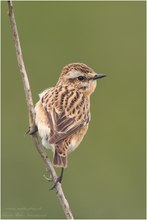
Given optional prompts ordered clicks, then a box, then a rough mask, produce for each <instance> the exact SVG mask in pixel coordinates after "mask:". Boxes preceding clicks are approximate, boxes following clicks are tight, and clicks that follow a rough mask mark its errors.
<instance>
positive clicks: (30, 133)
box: [25, 126, 38, 135]
mask: <svg viewBox="0 0 147 220" xmlns="http://www.w3.org/2000/svg"><path fill="white" fill-rule="evenodd" d="M37 131H38V128H37V126H35V127H34V128H33V130H31V129H30V127H29V129H28V130H27V131H26V133H25V135H27V134H29V135H33V134H35V133H36V132H37Z"/></svg>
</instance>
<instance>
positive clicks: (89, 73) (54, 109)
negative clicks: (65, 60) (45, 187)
mask: <svg viewBox="0 0 147 220" xmlns="http://www.w3.org/2000/svg"><path fill="white" fill-rule="evenodd" d="M105 76H106V75H105V74H103V73H96V72H95V71H94V70H93V69H92V68H90V67H88V66H87V65H86V64H84V63H71V64H68V65H66V66H65V67H64V68H63V69H62V71H61V74H60V76H59V80H58V81H57V84H56V85H55V86H54V87H50V88H48V89H45V90H44V91H43V92H41V93H40V94H39V101H38V102H37V103H36V105H35V124H36V127H37V129H38V132H39V135H40V137H41V138H42V145H43V146H44V147H45V148H47V149H51V150H52V152H53V162H52V163H53V165H54V166H55V167H61V168H62V171H61V175H60V176H59V178H58V179H57V182H60V183H61V180H62V177H63V170H64V168H66V167H67V165H68V155H69V153H71V152H73V151H74V150H75V149H76V148H77V147H78V146H79V145H80V143H81V141H82V140H83V138H84V136H85V134H86V133H87V130H88V126H89V122H90V119H91V114H90V96H91V94H92V93H93V92H94V90H95V88H96V85H97V82H96V81H97V79H100V78H103V77H105ZM57 182H56V183H55V185H54V186H53V187H52V188H55V186H56V184H57Z"/></svg>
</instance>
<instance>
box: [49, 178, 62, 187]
mask: <svg viewBox="0 0 147 220" xmlns="http://www.w3.org/2000/svg"><path fill="white" fill-rule="evenodd" d="M61 181H62V176H61V175H60V176H58V177H57V179H56V182H55V184H54V185H53V186H52V187H51V188H50V190H53V189H55V188H56V186H57V183H61Z"/></svg>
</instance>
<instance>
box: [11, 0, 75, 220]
mask: <svg viewBox="0 0 147 220" xmlns="http://www.w3.org/2000/svg"><path fill="white" fill-rule="evenodd" d="M8 14H9V19H10V25H11V30H12V34H13V39H14V44H15V50H16V56H17V62H18V66H19V70H20V74H21V78H22V81H23V87H24V91H25V96H26V102H27V106H28V113H29V126H30V132H33V131H34V130H35V120H34V119H35V114H34V105H33V100H32V94H31V88H30V84H29V80H28V76H27V72H26V68H25V65H24V61H23V55H22V50H21V45H20V41H19V35H18V31H17V26H16V21H15V16H14V12H13V4H12V1H8ZM32 138H33V142H34V145H35V147H36V149H37V151H38V153H39V154H40V156H41V157H42V159H43V161H44V163H45V165H46V168H47V170H48V171H49V172H50V173H51V176H52V178H53V181H54V183H55V182H56V180H57V174H56V172H55V169H54V167H53V166H52V163H51V161H50V159H49V158H48V156H47V154H46V152H45V150H44V148H43V147H42V145H41V144H40V142H39V140H38V136H37V134H36V133H34V134H32ZM55 190H56V192H57V197H58V199H59V201H60V204H61V206H62V208H63V211H64V213H65V216H66V218H67V219H74V218H73V215H72V212H71V210H70V207H69V204H68V201H67V200H66V198H65V196H64V192H63V189H62V186H61V184H60V183H57V185H56V187H55Z"/></svg>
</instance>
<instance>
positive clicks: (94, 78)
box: [93, 73, 106, 80]
mask: <svg viewBox="0 0 147 220" xmlns="http://www.w3.org/2000/svg"><path fill="white" fill-rule="evenodd" d="M105 76H106V74H103V73H97V74H96V75H95V76H94V77H93V80H96V79H100V78H103V77H105Z"/></svg>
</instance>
